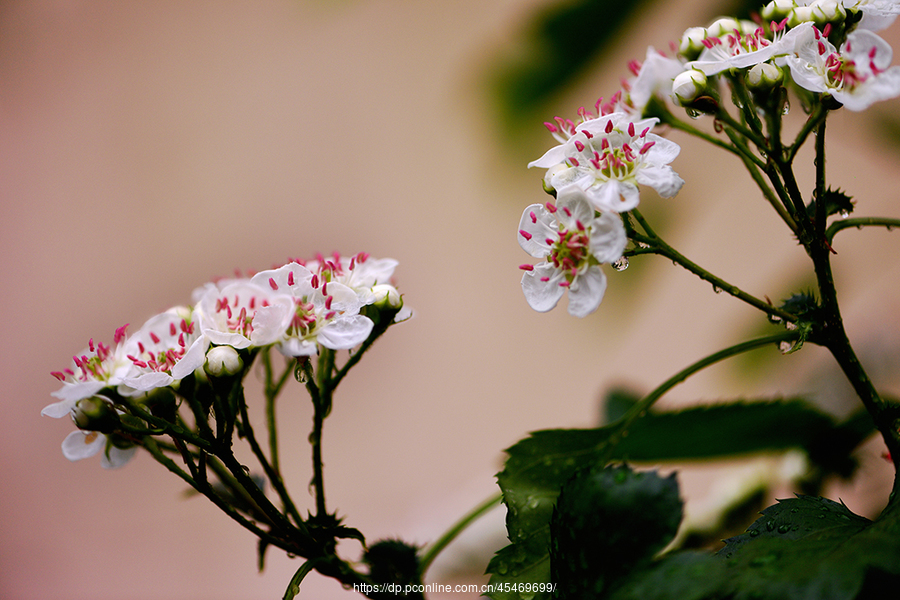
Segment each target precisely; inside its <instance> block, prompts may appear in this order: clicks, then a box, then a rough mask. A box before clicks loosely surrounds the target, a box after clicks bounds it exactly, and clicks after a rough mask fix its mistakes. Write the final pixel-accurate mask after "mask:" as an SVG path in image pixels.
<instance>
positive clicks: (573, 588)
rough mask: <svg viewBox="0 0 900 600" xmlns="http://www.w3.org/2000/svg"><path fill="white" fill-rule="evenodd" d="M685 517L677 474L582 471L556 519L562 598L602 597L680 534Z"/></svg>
mask: <svg viewBox="0 0 900 600" xmlns="http://www.w3.org/2000/svg"><path fill="white" fill-rule="evenodd" d="M681 515H682V502H681V499H680V498H679V497H678V484H677V483H676V481H675V476H674V475H672V476H670V477H667V478H663V477H660V476H659V475H657V474H656V473H655V472H649V471H648V472H636V471H632V470H631V469H630V468H628V467H627V466H618V467H607V468H605V469H587V470H584V471H579V472H578V473H576V474H575V475H574V476H573V477H572V478H571V479H570V480H569V481H568V482H566V484H565V485H564V486H563V487H562V490H561V491H560V494H559V500H558V501H557V504H556V508H555V509H554V511H553V517H552V520H551V522H550V571H551V578H552V581H553V582H554V583H556V584H557V595H558V597H559V598H561V599H566V598H572V599H579V600H581V599H584V598H593V597H601V594H603V593H605V592H606V591H607V590H608V589H609V587H610V585H611V584H612V583H614V582H615V580H616V579H617V578H619V577H621V576H622V575H623V574H624V573H626V572H627V571H628V570H630V569H631V568H633V567H634V566H635V565H638V564H640V563H643V562H649V561H650V560H651V559H652V558H653V555H654V554H656V553H657V552H659V551H660V550H662V549H663V548H664V547H665V546H666V544H668V543H669V542H670V541H671V540H672V538H673V537H675V533H676V532H677V531H678V524H679V523H680V522H681Z"/></svg>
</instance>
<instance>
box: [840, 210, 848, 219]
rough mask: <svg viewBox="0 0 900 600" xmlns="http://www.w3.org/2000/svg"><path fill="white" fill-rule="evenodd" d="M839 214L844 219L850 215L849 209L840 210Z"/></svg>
mask: <svg viewBox="0 0 900 600" xmlns="http://www.w3.org/2000/svg"><path fill="white" fill-rule="evenodd" d="M840 215H841V218H842V219H846V218H847V217H849V216H850V211H849V210H842V211H841V213H840Z"/></svg>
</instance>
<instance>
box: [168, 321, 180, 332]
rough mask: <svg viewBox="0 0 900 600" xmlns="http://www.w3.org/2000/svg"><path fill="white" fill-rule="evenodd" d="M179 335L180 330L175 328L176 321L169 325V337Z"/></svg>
mask: <svg viewBox="0 0 900 600" xmlns="http://www.w3.org/2000/svg"><path fill="white" fill-rule="evenodd" d="M176 333H178V329H177V328H176V327H175V321H172V322H171V323H169V335H175V334H176Z"/></svg>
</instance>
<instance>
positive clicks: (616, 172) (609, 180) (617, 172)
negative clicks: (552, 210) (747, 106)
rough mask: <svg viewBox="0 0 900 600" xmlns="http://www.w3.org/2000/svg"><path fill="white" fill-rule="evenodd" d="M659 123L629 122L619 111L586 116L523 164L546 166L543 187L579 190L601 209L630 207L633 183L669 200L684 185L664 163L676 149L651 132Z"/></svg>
mask: <svg viewBox="0 0 900 600" xmlns="http://www.w3.org/2000/svg"><path fill="white" fill-rule="evenodd" d="M658 122H659V119H657V118H651V119H641V120H632V119H631V118H630V117H628V115H626V114H625V113H622V112H616V113H612V114H608V115H603V116H601V117H598V118H595V119H590V120H586V121H584V122H582V123H581V124H580V125H578V126H577V128H575V127H573V128H572V129H571V130H570V131H569V132H568V133H569V137H568V139H565V141H564V142H563V143H562V144H560V145H558V146H555V147H553V148H551V149H550V150H548V151H547V152H546V153H545V154H544V155H543V156H542V157H541V158H539V159H538V160H535V161H533V162H531V163H529V164H528V166H529V167H544V168H547V169H548V171H547V175H546V176H545V178H544V182H545V187H547V188H550V189H553V190H557V191H559V190H561V189H562V188H564V187H567V186H570V185H574V186H576V187H578V188H580V189H581V190H583V191H584V192H585V194H586V195H587V197H588V199H589V200H590V203H591V204H592V205H593V206H594V208H596V209H597V210H598V211H600V212H606V211H614V212H625V211H629V210H631V209H633V208H635V207H636V206H637V205H638V202H639V200H640V192H639V191H638V184H641V185H646V186H649V187H652V188H653V189H655V190H656V191H657V192H658V193H659V195H660V196H662V197H663V198H672V197H673V196H675V195H676V194H677V193H678V192H679V190H681V186H682V185H684V180H683V179H682V178H681V177H679V176H678V174H677V173H676V172H675V171H674V170H673V169H672V167H670V166H669V163H670V162H672V161H673V160H674V159H675V157H676V156H678V153H679V152H680V151H681V148H680V147H679V146H678V144H676V143H675V142H672V141H670V140H667V139H665V138H662V137H660V136H658V135H656V134H653V133H650V130H651V128H653V127H654V126H655V125H656V124H657V123H658ZM551 133H556V134H557V135H558V132H553V131H552V130H551ZM557 139H560V138H559V137H558V138H557Z"/></svg>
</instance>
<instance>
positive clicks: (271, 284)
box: [269, 277, 278, 290]
mask: <svg viewBox="0 0 900 600" xmlns="http://www.w3.org/2000/svg"><path fill="white" fill-rule="evenodd" d="M269 287H270V288H272V289H273V290H277V289H278V284H277V283H275V279H274V278H272V277H269Z"/></svg>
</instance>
